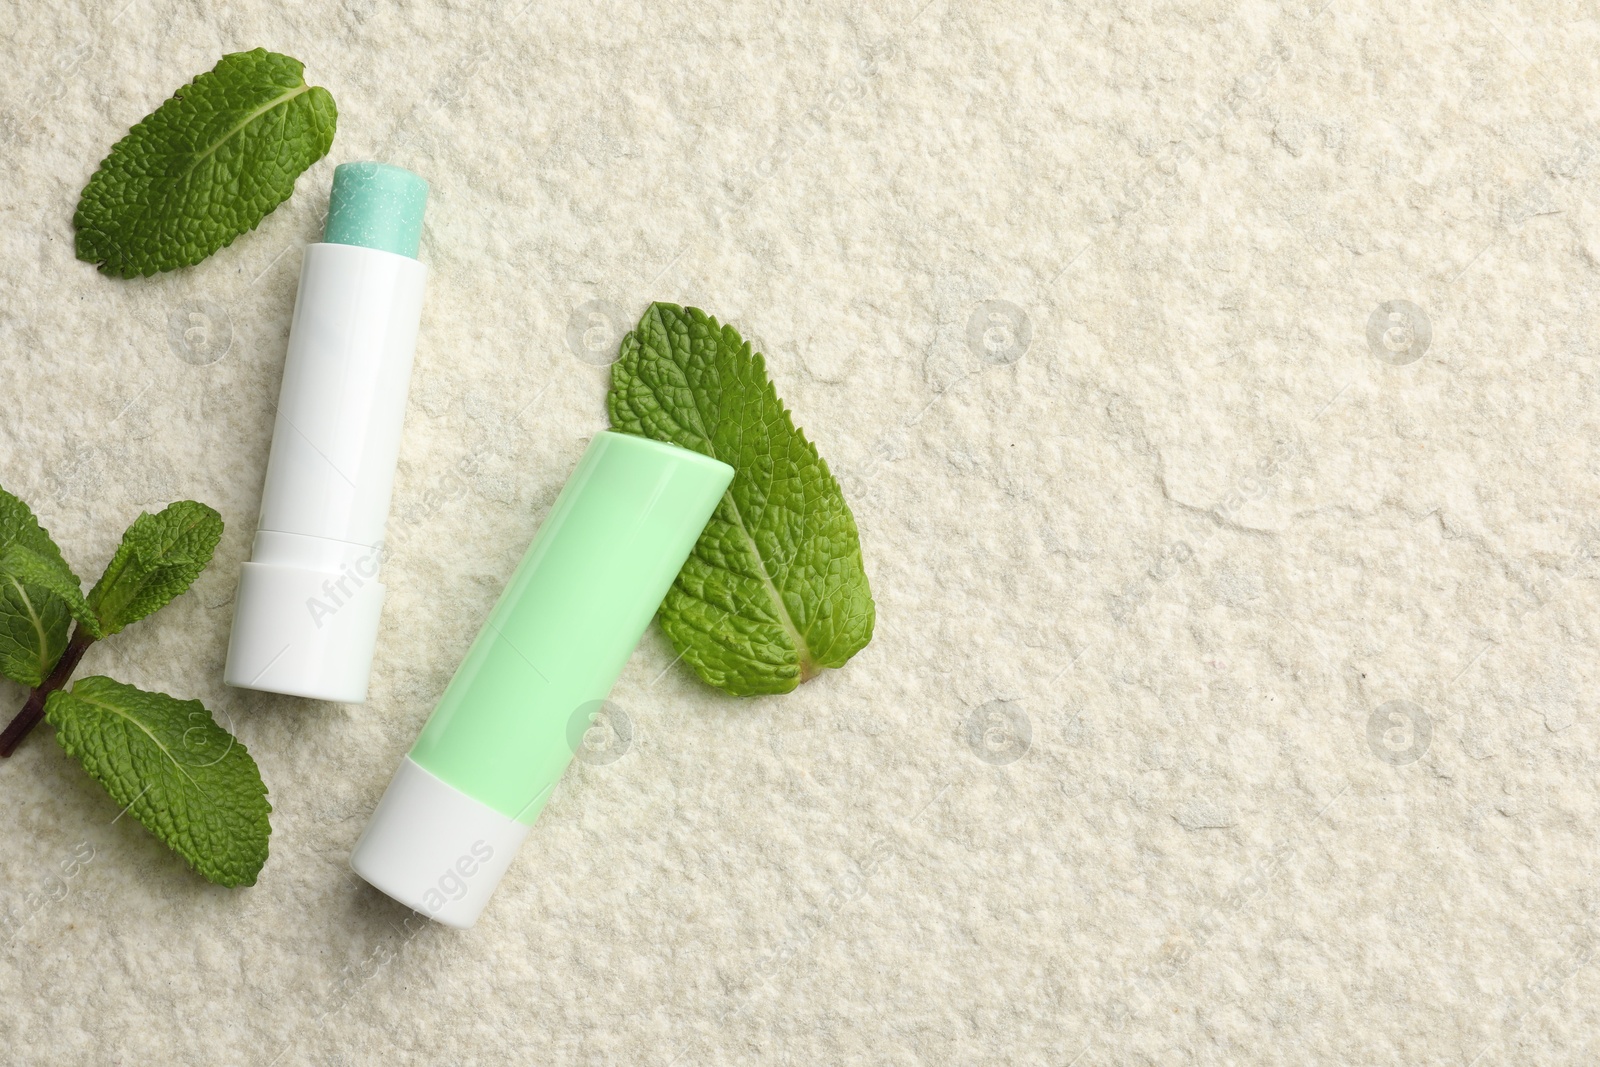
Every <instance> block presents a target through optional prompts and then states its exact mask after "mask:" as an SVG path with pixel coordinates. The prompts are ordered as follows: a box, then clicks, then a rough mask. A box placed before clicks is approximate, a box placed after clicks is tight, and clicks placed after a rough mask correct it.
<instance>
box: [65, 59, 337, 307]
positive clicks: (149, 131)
mask: <svg viewBox="0 0 1600 1067" xmlns="http://www.w3.org/2000/svg"><path fill="white" fill-rule="evenodd" d="M338 117H339V116H338V108H337V107H336V106H335V105H334V102H333V97H332V96H331V95H330V94H329V93H328V90H326V89H323V88H320V87H318V86H312V85H307V84H306V80H305V68H304V66H303V65H302V64H301V63H300V61H299V60H298V59H291V58H290V57H288V56H283V55H278V54H277V53H276V52H268V51H267V50H266V49H264V48H257V49H255V50H254V51H252V52H234V53H232V54H231V55H226V56H223V57H222V60H221V61H220V62H219V63H218V64H217V65H216V66H215V67H214V68H212V69H211V70H210V71H208V72H206V73H205V74H202V75H200V76H199V77H197V78H195V79H194V80H193V81H191V82H190V83H189V84H187V85H185V86H184V87H183V88H181V89H179V90H178V91H177V92H176V93H174V94H173V95H172V97H171V98H170V99H168V100H167V101H166V103H164V104H162V105H161V106H160V107H159V108H157V109H156V110H155V111H153V112H152V113H150V114H149V115H147V116H145V118H144V119H143V121H141V122H140V123H139V124H138V125H136V126H134V127H133V129H131V130H129V131H128V134H127V136H125V137H123V138H122V140H120V141H118V142H117V143H116V145H115V146H113V147H112V149H111V154H110V155H108V156H106V158H105V159H104V160H103V161H101V163H100V168H99V169H98V170H97V171H95V173H94V176H93V177H92V178H90V179H89V184H88V185H87V186H85V187H84V190H83V195H82V197H81V198H80V199H79V201H78V210H77V213H76V214H75V215H74V216H73V219H72V224H73V226H74V227H75V228H76V230H77V241H76V248H77V255H78V258H79V259H81V260H85V261H87V262H90V263H98V264H99V265H100V269H101V270H102V271H104V272H105V273H107V274H114V275H118V276H121V277H125V278H127V277H138V276H141V275H146V274H154V273H156V272H157V271H163V270H172V269H174V268H176V267H187V266H190V265H191V264H195V263H198V262H200V261H201V260H202V259H205V258H206V257H207V256H209V255H211V254H212V253H213V252H215V251H217V250H218V249H219V248H225V247H227V246H228V245H230V244H232V243H233V241H234V238H236V237H238V236H239V235H240V234H242V233H246V232H248V231H250V230H253V229H255V228H256V226H257V225H258V224H259V223H260V222H261V220H262V219H263V218H265V217H266V216H267V215H268V214H269V213H271V212H272V210H273V209H274V208H276V207H277V206H278V205H279V204H281V203H283V202H284V201H285V200H287V199H288V198H289V195H290V194H291V193H293V192H294V183H295V179H296V178H298V177H299V176H300V174H301V173H302V172H303V171H304V170H305V169H306V168H307V167H309V166H311V164H313V163H315V162H316V161H317V160H319V159H321V158H322V157H323V156H325V155H327V153H328V149H329V147H331V146H332V144H333V134H334V128H335V126H336V125H337V124H338Z"/></svg>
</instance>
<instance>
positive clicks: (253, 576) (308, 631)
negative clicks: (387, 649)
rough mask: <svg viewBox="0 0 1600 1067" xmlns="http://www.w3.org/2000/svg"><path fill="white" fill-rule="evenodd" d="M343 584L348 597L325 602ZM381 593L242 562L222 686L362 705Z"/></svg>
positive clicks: (376, 585)
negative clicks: (330, 592) (225, 683)
mask: <svg viewBox="0 0 1600 1067" xmlns="http://www.w3.org/2000/svg"><path fill="white" fill-rule="evenodd" d="M340 581H343V582H344V587H343V591H345V592H348V593H350V594H351V595H350V596H348V597H344V596H340V595H338V591H337V590H336V591H335V593H334V595H333V596H331V597H330V595H329V592H328V591H329V588H330V586H332V585H334V584H335V583H338V582H340ZM383 594H384V588H383V585H382V583H380V582H378V581H377V580H376V579H372V580H369V581H366V582H364V583H363V584H361V585H360V586H354V584H353V583H352V582H351V581H350V579H349V577H348V576H347V575H346V574H344V573H341V572H339V571H321V570H306V569H305V568H303V567H285V566H281V565H279V564H276V563H246V564H244V566H243V569H242V570H241V572H240V575H239V593H238V595H237V596H236V597H235V598H234V607H233V637H232V638H231V639H230V640H229V642H228V664H227V666H226V667H225V668H224V669H223V672H222V680H223V681H225V682H227V683H228V684H229V685H232V686H238V687H239V688H241V689H263V690H265V691H267V692H269V693H287V694H289V695H290V696H297V697H310V698H311V699H313V700H336V701H339V702H340V703H342V704H361V703H364V702H365V701H366V699H367V679H368V677H369V676H370V674H371V672H372V654H373V652H374V651H375V650H376V648H377V644H378V615H379V613H380V612H382V610H383Z"/></svg>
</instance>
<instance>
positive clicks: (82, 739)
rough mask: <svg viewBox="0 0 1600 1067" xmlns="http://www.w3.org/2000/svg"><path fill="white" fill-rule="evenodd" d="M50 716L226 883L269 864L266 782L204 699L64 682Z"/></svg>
mask: <svg viewBox="0 0 1600 1067" xmlns="http://www.w3.org/2000/svg"><path fill="white" fill-rule="evenodd" d="M45 718H46V719H47V720H48V721H49V723H50V725H51V726H54V727H55V728H56V740H57V741H60V742H61V747H62V748H64V749H66V750H67V754H68V755H70V756H72V758H74V759H76V760H77V761H78V762H80V763H82V764H83V766H84V769H85V770H87V771H88V772H89V774H90V775H91V776H92V777H93V778H94V779H95V781H97V782H99V783H100V784H101V785H103V786H105V788H106V792H108V793H110V794H111V799H112V800H114V801H116V802H117V804H118V805H119V806H121V807H123V808H125V809H126V810H127V811H129V812H130V813H132V815H133V817H134V818H136V819H138V820H139V821H140V822H142V823H144V825H145V827H146V828H147V829H149V831H150V832H151V833H153V834H155V835H156V836H157V837H158V838H160V839H161V840H162V841H164V842H166V844H167V846H168V847H169V848H171V849H172V850H173V851H174V852H176V853H178V855H180V856H182V857H183V858H184V859H186V860H188V861H189V864H190V865H191V866H192V867H194V869H195V870H197V871H199V872H200V874H201V875H202V876H203V877H205V878H206V879H207V880H208V881H212V882H215V883H217V884H218V885H228V886H236V885H254V884H255V881H256V875H257V874H259V873H260V872H261V867H262V865H263V864H265V863H266V862H267V836H268V835H269V834H270V833H272V827H271V826H270V825H269V824H268V822H267V813H268V812H270V811H271V810H272V805H270V804H268V803H267V787H266V786H265V785H263V784H262V781H261V771H260V770H259V769H258V768H257V767H256V761H255V760H253V759H251V758H250V753H248V752H246V751H245V747H244V745H242V744H240V743H239V741H238V740H237V739H235V738H234V737H233V735H232V734H230V733H228V732H227V731H226V730H224V729H223V728H222V727H220V726H218V725H217V723H216V720H214V719H212V717H211V713H210V712H209V711H207V710H206V706H205V705H204V704H202V703H200V701H198V700H178V699H176V698H174V697H169V696H167V695H166V694H165V693H147V692H145V691H144V690H142V689H136V688H134V687H133V686H131V685H123V684H122V683H121V682H115V681H112V680H111V679H110V678H100V677H93V678H84V679H82V680H81V681H79V682H77V683H76V684H74V685H73V687H72V689H71V690H70V691H68V690H64V689H58V690H56V691H55V692H54V693H51V694H50V699H49V700H48V701H47V702H46V704H45Z"/></svg>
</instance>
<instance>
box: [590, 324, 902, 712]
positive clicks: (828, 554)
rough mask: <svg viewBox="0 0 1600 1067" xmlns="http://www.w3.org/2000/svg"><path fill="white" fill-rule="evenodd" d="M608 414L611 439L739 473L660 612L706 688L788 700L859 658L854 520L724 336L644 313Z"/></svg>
mask: <svg viewBox="0 0 1600 1067" xmlns="http://www.w3.org/2000/svg"><path fill="white" fill-rule="evenodd" d="M607 407H608V408H609V410H610V414H611V424H612V427H613V428H614V429H617V430H621V431H623V432H624V433H632V434H638V435H640V436H642V437H653V438H655V439H656V440H658V441H666V442H669V443H670V444H675V445H680V446H682V447H684V448H690V449H693V450H694V451H696V452H701V453H704V454H705V455H708V456H713V457H715V458H717V459H720V460H722V461H723V462H724V463H727V464H730V465H731V466H732V467H733V468H734V471H735V474H734V477H733V484H732V485H730V486H729V487H728V491H727V493H726V494H724V496H723V498H722V502H721V503H720V504H718V505H717V510H716V514H714V515H713V516H712V518H711V521H710V522H709V523H708V524H707V525H706V528H705V532H704V533H702V534H701V535H700V541H699V543H698V544H696V545H695V548H694V552H693V553H692V554H691V555H690V557H689V560H688V562H687V563H685V564H684V566H683V570H682V571H680V572H679V574H678V578H677V580H676V581H675V582H673V585H672V589H671V590H670V591H669V592H668V593H667V598H666V600H664V601H662V603H661V611H660V618H661V628H662V630H663V631H665V632H666V635H667V637H668V638H669V639H670V640H671V641H672V644H673V647H674V648H676V649H677V651H678V652H679V653H680V654H681V655H682V657H683V659H684V661H685V662H687V663H688V664H690V665H691V666H692V667H694V669H695V672H696V673H698V674H699V675H700V677H701V678H702V679H704V680H705V681H706V682H707V683H709V684H710V685H713V686H716V687H717V688H718V689H721V690H723V691H724V692H728V693H732V694H734V695H735V696H749V695H754V694H758V693H787V692H788V691H789V690H791V689H793V688H794V687H795V686H797V685H799V684H800V683H801V682H803V681H806V680H807V679H808V678H812V677H814V676H815V675H816V674H817V673H819V672H820V671H821V670H822V669H823V668H825V667H842V666H844V663H845V661H846V660H848V659H849V658H850V657H851V656H853V655H855V654H856V653H857V652H859V651H861V649H862V648H864V647H866V644H867V642H868V641H870V640H872V627H873V623H874V620H875V617H876V616H875V607H874V605H873V602H872V591H871V590H870V589H869V588H868V586H867V575H866V572H865V570H863V569H862V564H861V538H860V535H859V534H858V533H857V531H856V520H855V517H854V516H853V515H851V513H850V507H849V505H847V504H846V503H845V501H844V495H843V494H842V493H841V492H840V491H839V483H838V482H836V481H834V478H833V475H832V474H831V473H829V471H828V465H827V463H826V462H824V461H823V459H822V457H821V456H819V455H818V454H817V450H816V447H815V446H813V445H812V444H811V442H810V441H808V440H806V436H805V434H804V433H802V432H801V431H800V430H798V429H796V428H795V425H794V420H793V419H792V418H791V417H790V415H789V410H788V409H787V408H786V407H784V405H783V401H782V400H780V399H779V398H778V394H777V391H776V390H775V389H773V387H772V382H771V380H769V379H768V378H767V368H766V361H765V360H764V359H763V358H762V356H761V353H759V352H753V351H751V349H750V346H749V345H748V344H746V343H745V342H744V341H743V340H742V339H741V338H740V337H739V334H738V332H737V331H736V330H734V328H733V327H731V326H720V325H718V323H717V320H716V319H713V318H711V317H709V316H708V315H706V313H705V312H703V311H701V310H700V309H698V308H681V307H679V306H677V305H676V304H652V305H651V306H650V308H649V310H647V311H646V312H645V313H644V317H643V318H641V319H640V320H639V325H638V327H637V328H636V329H634V330H633V331H632V332H631V333H629V334H628V335H627V336H626V337H624V338H623V339H622V355H621V357H620V358H619V359H618V360H617V362H616V363H615V364H614V365H613V366H612V371H611V392H610V394H609V395H608V397H607Z"/></svg>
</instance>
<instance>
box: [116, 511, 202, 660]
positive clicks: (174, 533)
mask: <svg viewBox="0 0 1600 1067" xmlns="http://www.w3.org/2000/svg"><path fill="white" fill-rule="evenodd" d="M220 540H222V516H220V515H218V514H217V513H216V511H215V510H213V509H211V508H209V507H207V506H206V505H204V504H199V503H196V502H195V501H193V500H180V501H178V502H177V503H176V504H168V505H167V506H166V507H165V508H163V509H162V510H161V511H160V512H159V513H158V514H155V515H151V514H150V513H148V512H141V513H140V515H139V517H138V518H137V519H134V520H133V525H132V526H129V527H128V529H127V532H126V533H124V534H123V535H122V544H120V545H118V546H117V554H116V555H114V556H112V557H111V562H110V563H108V564H107V565H106V572H105V573H104V574H102V575H101V576H100V580H99V581H98V582H96V583H95V584H94V588H93V589H91V590H89V596H88V601H89V608H90V609H91V610H92V611H93V612H94V613H95V614H96V615H97V616H98V617H99V619H100V628H101V631H102V632H103V633H104V634H106V635H107V636H109V635H111V634H114V633H116V632H117V631H118V630H120V629H122V628H123V627H124V626H127V625H128V624H129V623H134V622H138V621H139V620H140V619H142V618H144V617H145V616H146V615H148V614H150V613H151V612H152V611H155V610H156V609H157V608H160V607H162V606H163V605H165V604H166V603H167V601H169V600H171V599H172V598H173V597H175V596H177V595H178V594H179V593H182V592H183V591H184V590H185V589H187V588H189V585H190V583H192V582H193V581H194V580H195V577H196V576H198V575H199V573H200V572H201V571H203V570H205V568H206V564H207V563H210V562H211V553H213V552H214V551H216V548H217V542H218V541H220Z"/></svg>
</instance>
